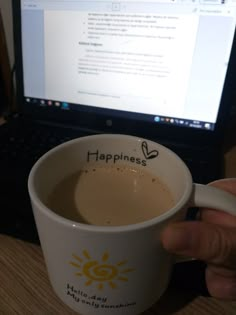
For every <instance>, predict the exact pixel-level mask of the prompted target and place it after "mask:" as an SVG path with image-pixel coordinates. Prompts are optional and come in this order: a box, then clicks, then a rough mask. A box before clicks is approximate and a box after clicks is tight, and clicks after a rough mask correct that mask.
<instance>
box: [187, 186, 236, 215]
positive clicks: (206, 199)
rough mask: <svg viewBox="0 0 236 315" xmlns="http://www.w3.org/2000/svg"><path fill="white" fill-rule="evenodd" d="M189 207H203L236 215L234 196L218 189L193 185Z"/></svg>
mask: <svg viewBox="0 0 236 315" xmlns="http://www.w3.org/2000/svg"><path fill="white" fill-rule="evenodd" d="M190 207H200V208H202V207H204V208H210V209H215V210H221V211H224V212H227V213H229V214H231V215H236V196H234V195H233V194H231V193H229V192H226V191H224V190H221V189H219V188H216V187H213V186H207V185H201V184H193V193H192V200H191V202H190Z"/></svg>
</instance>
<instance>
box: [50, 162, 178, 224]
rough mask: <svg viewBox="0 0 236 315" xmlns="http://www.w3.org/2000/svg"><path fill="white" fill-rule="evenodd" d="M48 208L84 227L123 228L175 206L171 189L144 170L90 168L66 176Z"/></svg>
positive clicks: (131, 168)
mask: <svg viewBox="0 0 236 315" xmlns="http://www.w3.org/2000/svg"><path fill="white" fill-rule="evenodd" d="M47 206H48V207H49V208H50V209H52V210H53V211H55V212H56V213H57V214H59V215H60V216H62V217H65V218H67V219H70V220H74V221H77V222H80V223H86V224H92V225H100V226H105V225H107V226H120V225H128V224H135V223H139V222H142V221H146V220H149V219H152V218H154V217H157V216H159V215H161V214H163V213H164V212H165V211H167V210H169V209H171V208H172V207H173V206H174V199H173V197H172V195H171V192H170V190H169V189H168V187H167V185H166V184H164V183H163V182H162V181H161V180H160V179H159V178H158V177H156V176H154V175H153V174H152V173H150V172H149V171H148V170H145V169H144V168H138V167H134V166H130V165H126V164H123V165H122V164H121V165H115V166H102V165H100V166H98V165H95V164H94V165H88V166H87V167H85V168H84V169H83V170H80V171H78V172H75V173H73V174H71V175H69V176H66V177H65V178H64V179H63V180H61V181H60V182H59V183H58V184H57V185H56V186H55V187H54V189H53V191H52V192H51V194H49V197H48V202H47Z"/></svg>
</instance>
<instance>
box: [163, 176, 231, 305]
mask: <svg viewBox="0 0 236 315" xmlns="http://www.w3.org/2000/svg"><path fill="white" fill-rule="evenodd" d="M210 185H212V186H215V187H218V188H220V189H222V190H225V191H228V192H230V193H232V194H234V195H236V178H234V179H224V180H219V181H215V182H213V183H211V184H210ZM200 214H201V221H192V222H189V221H188V222H180V223H172V224H170V225H169V226H168V227H167V228H166V229H165V230H164V231H163V233H162V243H163V246H164V248H165V249H166V250H167V251H169V252H172V253H175V254H178V255H182V256H188V257H194V258H196V259H199V260H203V261H205V262H206V263H207V268H206V275H205V279H206V285H207V288H208V291H209V293H210V295H212V296H213V297H216V298H221V299H226V300H236V216H235V217H234V216H232V215H230V214H227V213H224V212H221V211H216V210H212V209H202V210H201V213H200Z"/></svg>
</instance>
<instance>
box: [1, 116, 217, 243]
mask: <svg viewBox="0 0 236 315" xmlns="http://www.w3.org/2000/svg"><path fill="white" fill-rule="evenodd" d="M14 120H16V121H13V123H12V124H11V123H8V124H5V125H3V126H1V127H0V202H1V209H3V210H2V213H0V216H1V217H0V233H5V234H9V235H13V236H15V237H18V238H21V239H25V240H27V241H31V242H36V243H37V242H38V235H37V232H36V227H35V223H34V219H33V214H32V209H31V205H30V199H29V195H28V190H27V180H28V175H29V172H30V169H31V167H32V166H33V164H34V163H35V162H36V160H37V159H38V158H39V157H40V156H42V155H43V154H44V153H46V152H47V151H48V150H50V149H51V148H53V147H55V146H56V145H59V144H61V143H63V142H65V141H68V140H71V139H74V138H78V137H81V136H85V135H88V132H87V131H84V132H83V131H81V130H79V131H78V130H71V129H64V128H63V129H62V128H56V127H48V126H42V125H40V124H39V125H36V124H34V125H25V124H24V125H22V123H21V122H20V119H19V123H17V119H14ZM157 141H158V140H157ZM162 144H163V145H166V146H167V147H169V148H170V149H172V150H173V151H175V152H176V153H177V154H178V155H179V156H180V157H181V158H182V159H184V161H185V163H186V164H187V165H188V167H189V168H190V170H191V173H192V174H193V179H194V181H195V182H200V183H206V182H209V181H211V180H214V179H216V177H217V176H218V175H217V171H218V172H219V171H220V170H219V169H217V167H218V165H219V164H217V163H211V164H210V165H209V163H207V162H206V160H204V159H201V157H205V156H206V151H203V152H204V154H203V152H200V151H199V150H198V151H196V150H195V152H194V151H193V152H192V153H189V147H188V148H187V147H186V148H185V147H184V146H182V147H175V146H173V145H172V144H170V143H167V142H162Z"/></svg>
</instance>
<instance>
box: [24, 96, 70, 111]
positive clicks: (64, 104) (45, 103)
mask: <svg viewBox="0 0 236 315" xmlns="http://www.w3.org/2000/svg"><path fill="white" fill-rule="evenodd" d="M25 102H26V103H28V104H35V105H39V106H43V107H45V106H48V107H55V108H60V109H64V110H69V109H70V105H69V103H67V102H59V101H52V100H45V99H38V98H31V97H25Z"/></svg>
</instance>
